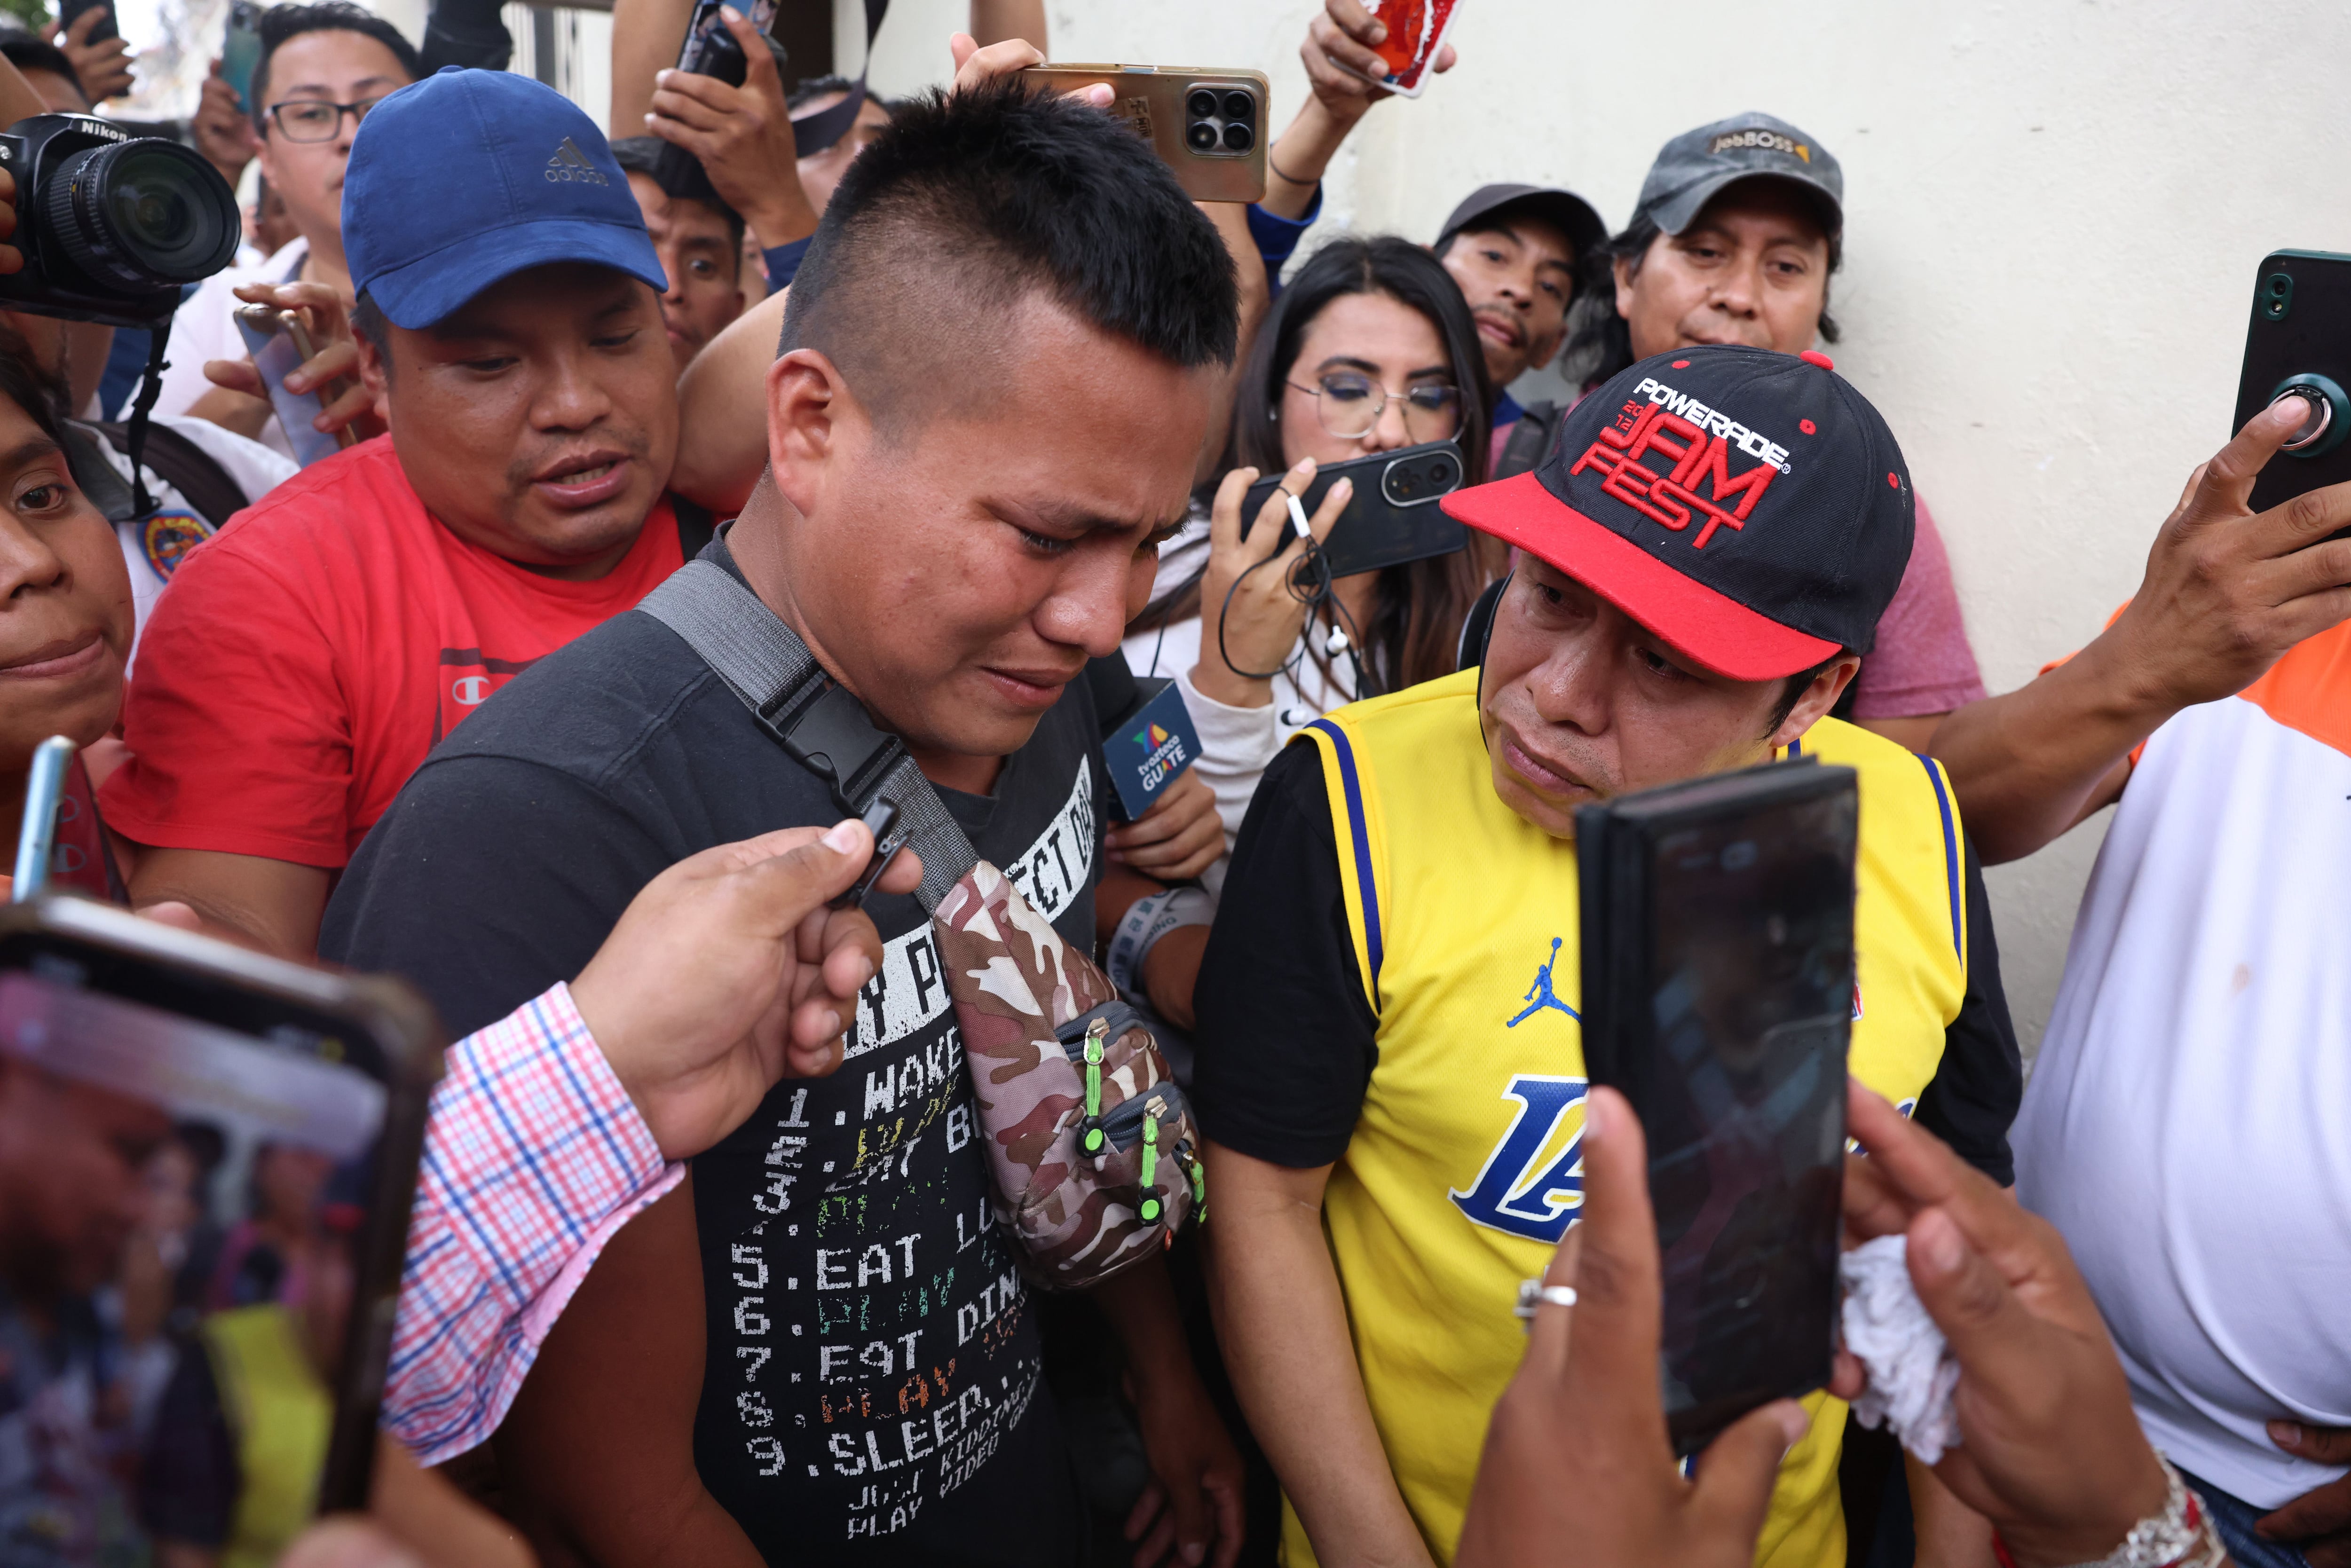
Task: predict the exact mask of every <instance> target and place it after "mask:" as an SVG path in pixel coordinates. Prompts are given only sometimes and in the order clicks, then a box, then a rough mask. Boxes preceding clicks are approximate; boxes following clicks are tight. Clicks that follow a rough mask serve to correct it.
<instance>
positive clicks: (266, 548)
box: [99, 436, 683, 870]
mask: <svg viewBox="0 0 2351 1568" xmlns="http://www.w3.org/2000/svg"><path fill="white" fill-rule="evenodd" d="M682 559H683V558H682V555H681V553H680V549H679V544H678V534H677V520H676V517H675V516H674V513H673V512H672V511H671V509H670V506H669V503H668V501H667V500H666V499H664V500H663V501H662V502H661V503H659V504H658V505H656V506H655V507H654V508H653V514H652V516H650V517H647V518H646V520H645V526H644V531H643V533H642V534H640V535H639V536H638V538H637V542H636V543H635V545H634V546H632V548H631V549H630V550H629V553H628V554H627V555H626V556H624V557H622V559H621V563H620V564H619V565H618V566H616V567H614V568H613V569H612V570H611V572H609V573H608V574H606V575H605V576H603V577H601V578H599V579H597V580H595V581H592V582H569V581H564V580H559V579H556V578H550V577H545V576H541V575H540V574H538V573H537V572H534V571H530V570H526V569H524V568H522V567H520V566H517V565H516V564H515V563H514V562H512V561H509V560H507V559H505V558H504V557H501V556H497V555H494V554H492V553H491V552H490V551H488V550H486V549H482V548H481V547H480V546H478V545H474V544H470V543H468V542H466V541H465V540H464V539H461V538H458V537H457V536H456V535H455V534H453V533H451V532H450V531H449V530H448V529H447V528H444V527H442V526H441V524H439V523H438V522H436V521H434V518H433V517H432V516H431V515H430V514H429V513H427V512H426V511H425V509H424V505H423V502H422V501H420V500H419V499H418V498H417V495H416V492H415V491H414V490H413V488H411V487H410V486H409V483H408V479H407V476H405V475H403V474H402V472H401V467H400V459H399V457H398V456H397V455H395V454H394V453H393V451H392V441H391V438H390V437H388V436H385V437H379V438H377V439H376V440H373V441H370V442H366V443H364V444H360V445H359V446H356V447H353V448H352V449H351V450H350V451H349V452H345V453H341V454H340V455H336V456H334V457H331V458H329V459H328V460H327V461H325V462H323V463H319V464H316V465H312V466H311V467H309V468H306V469H304V470H303V471H302V473H301V474H299V475H298V476H296V477H294V478H292V479H289V480H287V482H286V483H285V484H283V485H280V486H278V487H277V489H275V490H272V491H271V492H270V493H269V494H268V495H267V496H266V497H264V498H263V499H262V501H261V502H260V504H259V505H257V506H255V507H250V508H248V509H247V510H246V511H243V512H240V513H238V514H237V516H236V517H235V518H233V519H232V520H231V521H230V522H229V524H228V526H227V527H226V528H223V529H222V530H221V531H220V532H219V533H218V534H217V535H215V536H214V538H211V539H210V540H208V541H206V542H205V543H204V544H203V545H202V546H200V547H199V548H198V549H195V550H194V551H193V552H192V553H191V554H190V555H189V556H188V557H187V558H186V559H185V560H184V561H183V563H182V565H181V566H180V568H179V570H178V571H177V572H176V573H175V574H174V575H173V578H172V586H171V589H170V591H168V592H166V593H164V594H163V596H162V598H161V599H160V600H158V601H157V602H156V606H155V612H154V615H153V617H152V620H150V622H148V624H147V628H146V630H145V632H144V633H143V635H142V637H141V643H140V650H139V666H138V670H137V673H136V675H135V678H134V679H133V680H132V681H131V690H130V694H129V695H128V697H127V698H126V700H125V702H124V704H123V712H122V721H123V738H124V739H125V740H126V741H127V742H128V743H129V745H130V747H131V754H132V755H131V760H130V761H129V762H128V763H126V764H124V765H123V767H122V768H120V770H119V771H117V772H116V773H115V774H114V776H113V777H112V778H110V779H108V780H107V781H106V783H105V785H104V787H103V788H102V789H101V790H100V791H99V800H100V804H101V806H102V808H103V810H104V813H105V818H106V821H107V825H108V826H110V828H112V829H113V830H114V831H117V832H119V833H120V834H122V835H123V836H124V837H125V838H128V839H131V841H134V842H137V843H141V844H152V845H159V846H164V847H169V848H174V849H193V850H215V851H224V852H228V853H232V854H246V855H261V856H266V857H267V858H269V859H272V860H282V861H292V862H296V863H298V864H301V865H314V866H320V867H324V868H326V869H329V870H335V869H339V868H340V867H341V866H342V865H343V864H344V862H347V861H348V860H349V859H350V854H351V852H352V851H353V850H355V849H357V848H358V847H359V842H360V839H362V838H364V837H365V836H366V835H367V831H368V830H369V829H370V828H371V827H372V826H374V825H375V821H376V819H377V818H378V817H381V815H383V813H384V810H385V809H386V808H387V807H389V806H390V805H391V804H392V797H393V796H394V795H396V794H398V793H399V791H400V787H401V785H402V784H403V783H405V782H406V781H407V779H408V776H409V775H410V774H411V773H412V772H413V771H415V769H416V767H417V765H418V764H419V763H421V762H423V760H424V756H425V753H427V752H428V751H430V750H432V748H433V747H434V743H435V742H437V741H438V740H439V739H440V738H441V737H443V736H444V735H446V734H448V733H449V731H450V730H451V729H452V728H454V727H455V726H456V725H457V723H458V722H459V721H460V720H462V719H463V718H464V717H465V716H466V715H467V714H469V713H471V712H472V711H473V710H474V709H475V708H476V707H478V706H481V704H482V703H483V702H484V701H486V699H487V698H488V697H489V695H490V694H491V693H493V692H495V691H496V690H497V689H498V688H499V687H501V686H503V685H506V684H507V682H508V681H510V680H512V679H513V678H514V677H515V676H516V675H517V674H520V673H521V672H522V671H523V670H525V669H527V668H528V667H529V665H530V664H531V663H532V661H534V660H536V659H538V658H541V657H543V656H544V655H546V654H548V653H553V652H554V651H555V650H556V649H558V648H559V647H561V646H563V644H565V643H569V642H570V641H571V640H572V639H573V638H575V637H577V636H579V635H580V633H581V632H586V631H588V630H589V629H590V628H591V627H593V626H596V625H598V624H600V623H601V622H604V621H607V620H610V619H611V617H612V616H614V615H617V614H619V613H620V612H622V611H624V610H627V609H630V608H632V606H634V605H635V604H636V602H637V601H639V600H640V599H643V597H644V596H645V595H646V594H647V593H649V592H651V591H653V587H654V585H656V584H657V583H659V582H660V581H661V580H663V579H664V578H665V577H667V576H668V575H669V574H670V573H671V572H673V571H674V570H677V568H678V567H679V565H680V564H682Z"/></svg>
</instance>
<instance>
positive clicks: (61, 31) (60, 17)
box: [57, 0, 122, 48]
mask: <svg viewBox="0 0 2351 1568" xmlns="http://www.w3.org/2000/svg"><path fill="white" fill-rule="evenodd" d="M100 6H104V7H105V8H106V15H105V16H103V17H101V18H100V19H99V21H98V22H96V23H95V24H93V25H92V26H91V27H90V29H89V37H87V38H85V39H83V40H82V41H83V42H84V43H89V44H102V43H105V42H106V41H107V40H108V39H110V38H119V37H122V29H121V28H120V27H118V26H115V22H116V19H117V17H116V12H115V7H114V0H58V4H57V44H58V47H60V48H62V47H64V46H65V38H66V35H68V33H71V32H72V31H73V25H74V24H75V23H76V22H78V21H79V20H81V15H82V13H83V12H85V11H95V10H97V9H99V7H100Z"/></svg>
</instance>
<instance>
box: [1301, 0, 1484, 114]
mask: <svg viewBox="0 0 2351 1568" xmlns="http://www.w3.org/2000/svg"><path fill="white" fill-rule="evenodd" d="M1364 10H1366V11H1368V12H1370V13H1371V14H1372V15H1373V16H1374V17H1375V18H1377V19H1378V21H1379V22H1380V23H1381V25H1382V26H1385V27H1386V28H1387V30H1388V33H1387V37H1384V38H1383V39H1381V40H1380V41H1379V42H1378V43H1376V44H1374V45H1373V46H1372V52H1373V53H1374V54H1375V55H1377V56H1379V57H1380V62H1381V64H1383V65H1384V66H1386V67H1387V72H1386V74H1385V75H1384V76H1379V77H1364V80H1366V81H1371V82H1375V83H1377V84H1378V85H1379V86H1381V87H1384V88H1385V89H1388V90H1389V91H1390V92H1393V93H1397V94H1400V95H1402V96H1403V97H1405V98H1418V97H1419V96H1420V95H1421V93H1422V91H1423V90H1425V89H1426V88H1427V86H1428V78H1429V77H1430V76H1431V75H1433V74H1434V72H1432V71H1431V69H1430V67H1431V66H1433V65H1434V64H1435V63H1436V60H1437V50H1439V49H1441V48H1443V47H1445V36H1446V35H1447V33H1450V32H1451V31H1452V30H1453V19H1454V17H1456V16H1458V15H1459V14H1460V10H1461V6H1460V0H1364ZM1332 64H1334V65H1336V64H1338V62H1337V61H1335V60H1334V61H1332ZM1340 68H1341V69H1342V70H1349V72H1350V74H1351V75H1355V76H1363V73H1362V72H1361V71H1353V70H1351V69H1350V68H1348V67H1345V66H1341V67H1340Z"/></svg>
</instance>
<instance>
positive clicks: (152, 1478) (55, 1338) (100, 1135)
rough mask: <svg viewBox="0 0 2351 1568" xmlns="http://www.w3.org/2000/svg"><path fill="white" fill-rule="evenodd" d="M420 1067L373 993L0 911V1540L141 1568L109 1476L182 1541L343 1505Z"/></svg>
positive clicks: (246, 957)
mask: <svg viewBox="0 0 2351 1568" xmlns="http://www.w3.org/2000/svg"><path fill="white" fill-rule="evenodd" d="M439 1043H440V1041H439V1038H438V1030H437V1028H436V1026H435V1025H434V1021H433V1016H432V1012H431V1009H429V1008H427V1007H426V1005H425V1004H424V1002H423V999H422V998H419V997H418V996H417V995H416V994H415V993H414V992H413V991H412V990H410V989H409V988H407V987H405V986H404V985H402V984H399V983H397V982H394V981H391V980H384V979H376V978H365V977H352V976H345V975H336V974H329V973H327V972H325V971H323V970H318V969H311V968H307V967H302V966H300V965H296V964H291V963H287V962H285V961H283V960H280V959H277V958H271V957H266V956H262V955H259V954H256V953H250V952H247V951H246V950H245V949H243V948H241V947H235V946H229V945H227V944H226V943H223V942H218V941H214V940H213V939H212V938H210V937H205V936H195V935H193V934H192V933H189V932H184V931H180V930H175V929H172V928H171V927H168V926H164V925H157V924H155V923H154V922H152V921H149V920H143V919H141V918H138V917H137V916H134V915H131V914H130V913H129V912H128V911H126V910H120V909H116V908H113V907H111V906H110V905H106V904H96V903H91V902H89V901H86V900H82V899H76V898H46V899H42V900H40V901H38V902H36V903H32V904H11V905H9V906H7V907H6V908H5V910H0V1204H5V1206H6V1207H7V1212H8V1217H9V1219H10V1224H9V1226H8V1227H7V1228H6V1230H5V1235H0V1278H5V1280H6V1281H8V1285H7V1290H6V1292H5V1294H0V1349H5V1352H6V1354H5V1356H0V1453H7V1454H14V1455H17V1456H19V1457H20V1458H21V1457H22V1456H25V1455H26V1453H27V1452H28V1449H27V1448H26V1444H27V1442H29V1443H30V1444H31V1445H32V1446H31V1448H30V1449H29V1452H30V1454H31V1455H32V1457H33V1462H32V1463H31V1464H30V1465H29V1466H28V1465H26V1464H23V1463H8V1464H0V1518H7V1519H10V1520H15V1521H26V1520H27V1519H31V1518H36V1517H47V1518H48V1519H49V1520H50V1521H52V1523H53V1524H54V1526H55V1528H56V1529H57V1531H63V1532H65V1533H64V1536H63V1539H64V1540H65V1541H66V1542H68V1545H67V1547H66V1548H65V1549H64V1550H63V1551H62V1552H61V1553H60V1556H61V1560H68V1561H76V1562H80V1561H89V1562H109V1561H114V1560H116V1558H117V1557H120V1560H121V1561H124V1562H131V1561H138V1562H144V1561H146V1560H147V1558H148V1556H149V1554H150V1552H151V1551H152V1548H153V1546H154V1542H152V1541H151V1540H149V1539H147V1537H146V1536H145V1534H144V1531H146V1530H147V1529H150V1528H152V1529H155V1530H158V1531H163V1530H164V1529H165V1527H164V1526H163V1525H162V1524H160V1523H143V1522H141V1521H146V1520H148V1519H149V1517H150V1516H149V1515H147V1514H145V1513H143V1512H142V1511H141V1509H140V1508H138V1507H137V1506H135V1503H134V1500H133V1499H132V1498H131V1497H130V1496H129V1495H128V1493H127V1489H128V1488H129V1487H130V1486H131V1484H132V1483H131V1481H130V1480H129V1479H126V1478H133V1477H140V1478H143V1479H141V1480H140V1481H139V1482H138V1483H137V1484H138V1485H139V1486H140V1487H141V1489H142V1496H143V1497H146V1498H148V1499H151V1500H152V1498H157V1497H164V1496H166V1495H168V1500H169V1503H170V1505H171V1513H172V1518H173V1519H174V1520H175V1521H178V1524H177V1525H176V1527H175V1528H174V1529H173V1530H172V1532H171V1533H172V1538H173V1539H175V1540H176V1539H178V1538H179V1536H180V1535H181V1534H183V1533H185V1532H186V1531H187V1530H189V1529H191V1528H196V1529H201V1528H202V1527H201V1525H191V1524H190V1523H189V1522H188V1521H206V1520H210V1521H217V1522H219V1523H220V1524H222V1525H223V1526H224V1527H225V1524H226V1521H230V1520H232V1519H233V1518H243V1517H246V1515H247V1514H248V1513H249V1512H251V1511H254V1510H256V1509H257V1510H259V1511H260V1513H261V1514H262V1515H263V1516H265V1517H266V1519H267V1520H268V1521H271V1522H273V1523H275V1524H277V1525H282V1526H287V1527H289V1528H290V1527H291V1526H292V1525H293V1524H295V1523H298V1522H299V1521H300V1520H301V1519H302V1518H304V1517H305V1516H307V1514H308V1513H310V1512H328V1511H337V1510H345V1509H357V1508H360V1507H363V1506H364V1505H365V1503H366V1500H367V1494H368V1481H369V1477H370V1475H371V1471H372V1469H373V1467H374V1462H375V1445H376V1416H377V1409H378V1406H379V1405H380V1403H381V1394H382V1387H383V1376H384V1366H385V1360H386V1357H387V1355H388V1354H389V1353H390V1349H391V1343H392V1310H393V1305H394V1302H395V1300H396V1298H397V1295H398V1291H399V1287H400V1273H401V1257H402V1249H403V1247H404V1245H405V1241H406V1237H407V1233H408V1211H409V1205H410V1198H411V1195H412V1194H413V1192H414V1190H415V1185H416V1167H417V1159H418V1155H419V1151H420V1150H421V1148H422V1145H423V1136H424V1121H425V1113H426V1107H427V1099H428V1096H429V1095H430V1093H431V1091H432V1085H433V1082H434V1080H435V1079H436V1078H438V1077H439V1075H440V1071H441V1067H440V1054H441V1053H440V1051H439V1049H438V1046H439ZM35 1348H38V1350H39V1351H40V1352H41V1354H32V1351H33V1350H34V1349H35ZM240 1453H242V1454H246V1455H248V1456H250V1455H256V1454H265V1453H266V1454H267V1455H268V1456H269V1458H270V1463H271V1467H272V1473H271V1474H270V1475H269V1476H268V1477H267V1478H266V1480H267V1481H268V1486H267V1488H266V1489H265V1490H264V1492H263V1493H250V1491H249V1489H241V1488H240V1485H239V1481H238V1475H239V1466H238V1465H237V1464H236V1463H235V1462H234V1461H235V1456H236V1455H238V1454H240ZM44 1455H46V1456H47V1459H48V1460H49V1461H53V1462H49V1463H44V1462H43V1456H44ZM208 1458H209V1459H214V1460H220V1461H222V1462H220V1463H218V1464H211V1465H208V1464H207V1462H206V1461H207V1459H208ZM90 1460H95V1461H97V1463H96V1464H95V1466H94V1468H93V1467H92V1466H90V1465H89V1464H86V1463H84V1461H90ZM314 1482H315V1485H314V1484H313V1483H314ZM256 1498H257V1499H258V1500H257V1501H256ZM44 1528H47V1527H46V1526H45V1527H44ZM72 1542H81V1543H82V1544H84V1545H87V1546H88V1547H89V1549H90V1550H89V1554H88V1555H87V1556H83V1555H80V1554H79V1548H78V1547H77V1546H75V1545H73V1544H71V1543H72ZM197 1544H199V1545H205V1544H208V1545H210V1546H212V1547H214V1548H217V1547H218V1545H219V1544H220V1542H217V1541H214V1542H197Z"/></svg>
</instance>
